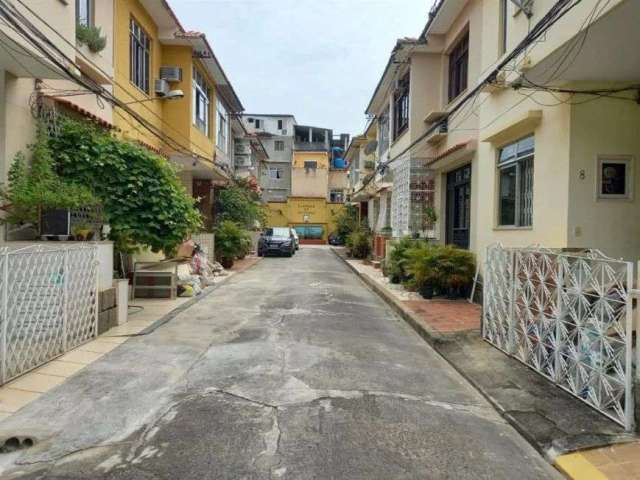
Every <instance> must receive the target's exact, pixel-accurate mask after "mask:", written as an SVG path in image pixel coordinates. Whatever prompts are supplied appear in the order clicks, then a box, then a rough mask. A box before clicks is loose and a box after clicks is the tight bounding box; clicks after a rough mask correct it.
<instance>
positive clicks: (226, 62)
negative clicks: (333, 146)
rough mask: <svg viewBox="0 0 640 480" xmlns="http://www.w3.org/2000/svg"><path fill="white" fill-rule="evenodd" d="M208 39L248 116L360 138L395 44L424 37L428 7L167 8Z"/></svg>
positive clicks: (407, 3) (291, 3) (317, 0)
mask: <svg viewBox="0 0 640 480" xmlns="http://www.w3.org/2000/svg"><path fill="white" fill-rule="evenodd" d="M169 1H170V3H171V6H172V7H173V8H174V10H175V12H176V14H177V15H178V17H179V18H180V21H181V23H182V24H183V25H184V27H185V28H186V29H187V30H197V31H201V32H204V33H206V35H207V38H208V39H209V41H210V42H211V44H212V46H213V49H214V51H215V53H216V56H217V57H218V59H219V60H220V62H221V63H222V66H223V68H224V70H225V72H226V73H227V76H228V77H229V79H230V80H231V83H232V84H233V87H234V89H235V90H236V92H237V94H238V96H239V97H240V100H241V101H242V103H243V105H244V107H245V109H246V110H247V112H248V113H280V114H283V113H291V114H294V115H295V116H296V119H297V120H298V122H299V123H301V124H307V125H314V126H319V127H325V128H331V129H333V130H334V133H336V134H337V133H343V132H344V133H350V134H352V135H353V134H359V133H361V132H362V129H363V127H364V125H365V116H364V109H365V108H366V106H367V104H368V102H369V100H370V98H371V95H372V94H373V90H374V88H375V86H376V84H377V82H378V80H379V78H380V75H381V74H382V72H383V70H384V67H385V65H386V64H387V61H388V59H389V54H390V53H391V49H392V48H393V46H394V45H395V40H396V39H397V38H399V37H405V36H409V37H416V36H418V35H419V33H420V32H421V31H422V28H423V27H424V25H425V23H426V21H427V13H428V11H429V8H430V7H431V4H432V0H275V1H274V0H169Z"/></svg>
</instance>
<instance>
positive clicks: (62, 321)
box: [0, 245, 98, 384]
mask: <svg viewBox="0 0 640 480" xmlns="http://www.w3.org/2000/svg"><path fill="white" fill-rule="evenodd" d="M97 282H98V262H97V247H95V246H90V245H87V246H84V245H83V246H60V247H48V246H43V245H37V246H30V247H25V248H21V249H10V248H8V247H4V248H0V384H4V383H6V382H8V381H9V380H11V379H13V378H15V377H17V376H19V375H22V374H24V373H26V372H28V371H30V370H32V369H34V368H36V367H38V366H40V365H42V364H43V363H45V362H48V361H50V360H52V359H53V358H56V357H58V356H60V355H62V354H64V353H65V352H67V351H68V350H71V349H72V348H75V347H77V346H79V345H81V344H82V343H85V342H87V341H89V340H90V339H91V338H93V337H95V336H96V334H97V331H98V328H97V327H98V324H97V322H98V303H97V302H98V283H97Z"/></svg>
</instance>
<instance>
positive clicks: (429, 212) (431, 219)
mask: <svg viewBox="0 0 640 480" xmlns="http://www.w3.org/2000/svg"><path fill="white" fill-rule="evenodd" d="M423 218H424V227H425V228H424V230H425V233H426V237H427V238H435V236H436V223H437V222H438V212H436V209H435V208H433V207H432V206H431V205H429V206H427V207H425V209H424V215H423Z"/></svg>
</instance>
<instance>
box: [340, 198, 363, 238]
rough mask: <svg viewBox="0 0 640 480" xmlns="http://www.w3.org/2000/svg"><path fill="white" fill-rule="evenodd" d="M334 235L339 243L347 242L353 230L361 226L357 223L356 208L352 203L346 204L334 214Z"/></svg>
mask: <svg viewBox="0 0 640 480" xmlns="http://www.w3.org/2000/svg"><path fill="white" fill-rule="evenodd" d="M334 221H335V224H336V230H335V235H336V236H337V237H338V240H339V241H340V243H341V244H345V243H347V238H348V237H349V235H351V234H352V233H353V232H354V231H356V230H358V229H360V228H362V227H361V226H360V224H359V223H358V210H357V208H356V207H354V206H353V205H346V206H345V207H344V208H342V209H340V211H339V212H338V213H337V214H336V215H335V217H334Z"/></svg>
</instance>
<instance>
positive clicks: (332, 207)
mask: <svg viewBox="0 0 640 480" xmlns="http://www.w3.org/2000/svg"><path fill="white" fill-rule="evenodd" d="M343 208H344V205H340V204H331V203H328V202H327V201H326V199H321V198H299V197H291V198H289V200H288V201H287V202H286V203H284V202H283V203H279V202H278V203H275V202H273V203H268V204H267V226H269V227H287V226H291V227H293V226H295V225H304V224H308V225H320V226H322V227H324V238H323V240H325V241H326V240H327V239H328V236H329V234H331V233H332V232H333V231H334V230H335V215H337V214H338V213H339V212H340V211H341V210H342V209H343ZM305 215H307V216H308V217H307V221H305Z"/></svg>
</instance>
